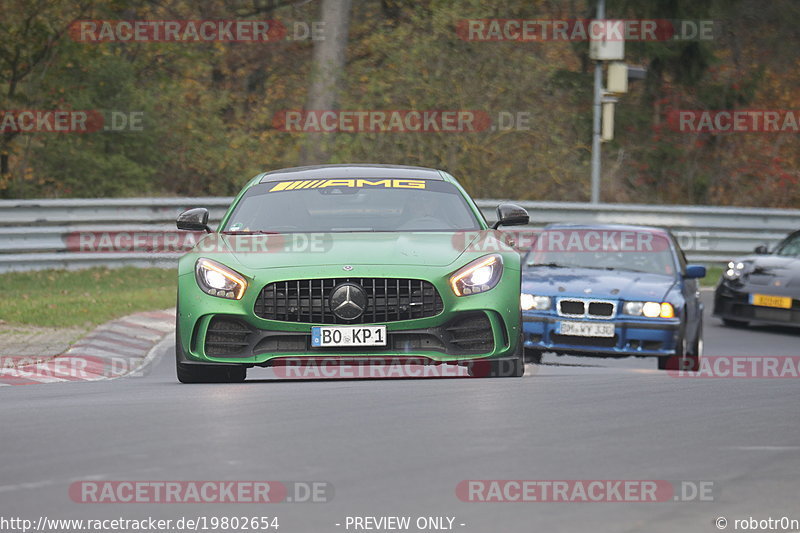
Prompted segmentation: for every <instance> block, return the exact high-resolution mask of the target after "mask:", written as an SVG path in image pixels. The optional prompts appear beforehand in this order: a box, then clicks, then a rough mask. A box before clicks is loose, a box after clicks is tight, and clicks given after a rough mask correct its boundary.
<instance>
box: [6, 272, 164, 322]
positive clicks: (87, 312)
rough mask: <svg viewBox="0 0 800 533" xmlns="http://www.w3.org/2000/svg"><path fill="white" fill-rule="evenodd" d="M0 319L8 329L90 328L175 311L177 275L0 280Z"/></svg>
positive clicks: (21, 275) (15, 275)
mask: <svg viewBox="0 0 800 533" xmlns="http://www.w3.org/2000/svg"><path fill="white" fill-rule="evenodd" d="M0 286H2V287H3V288H4V290H3V292H4V294H3V297H2V299H0V319H2V320H4V321H6V322H8V323H10V324H26V325H32V326H48V327H91V326H95V325H98V324H102V323H103V322H107V321H109V320H112V319H114V318H118V317H121V316H125V315H128V314H131V313H136V312H138V311H151V310H155V309H165V308H167V307H172V306H174V305H175V292H176V290H177V289H176V287H177V275H176V273H175V270H173V269H161V268H134V267H123V268H114V269H108V268H92V269H87V270H41V271H38V272H11V273H7V274H0Z"/></svg>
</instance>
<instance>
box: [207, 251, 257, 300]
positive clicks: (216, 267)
mask: <svg viewBox="0 0 800 533" xmlns="http://www.w3.org/2000/svg"><path fill="white" fill-rule="evenodd" d="M194 274H195V279H197V284H198V285H199V286H200V288H201V289H203V292H205V293H206V294H210V295H211V296H219V297H220V298H227V299H229V300H241V298H242V295H243V294H244V290H245V289H246V288H247V280H245V279H244V276H242V275H241V274H239V273H238V272H236V271H235V270H231V269H230V268H228V267H226V266H225V265H223V264H222V263H218V262H216V261H212V260H211V259H205V258H200V259H198V260H197V263H196V264H195V268H194Z"/></svg>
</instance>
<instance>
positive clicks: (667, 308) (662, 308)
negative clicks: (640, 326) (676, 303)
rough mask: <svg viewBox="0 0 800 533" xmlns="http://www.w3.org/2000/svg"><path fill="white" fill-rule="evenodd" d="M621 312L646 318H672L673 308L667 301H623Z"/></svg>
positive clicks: (673, 315) (673, 314)
mask: <svg viewBox="0 0 800 533" xmlns="http://www.w3.org/2000/svg"><path fill="white" fill-rule="evenodd" d="M622 312H623V313H625V314H626V315H632V316H645V317H647V318H674V317H675V309H674V308H673V307H672V304H671V303H669V302H625V303H624V304H623V306H622Z"/></svg>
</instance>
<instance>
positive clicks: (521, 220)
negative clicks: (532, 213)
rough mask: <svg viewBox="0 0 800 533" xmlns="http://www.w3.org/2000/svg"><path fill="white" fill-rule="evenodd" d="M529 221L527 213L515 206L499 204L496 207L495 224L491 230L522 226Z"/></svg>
mask: <svg viewBox="0 0 800 533" xmlns="http://www.w3.org/2000/svg"><path fill="white" fill-rule="evenodd" d="M529 221H530V217H529V216H528V211H526V210H525V209H524V208H522V207H520V206H518V205H516V204H500V205H498V206H497V222H495V223H494V226H492V229H497V228H499V227H500V226H524V225H525V224H527V223H528V222H529Z"/></svg>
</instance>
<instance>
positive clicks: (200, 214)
mask: <svg viewBox="0 0 800 533" xmlns="http://www.w3.org/2000/svg"><path fill="white" fill-rule="evenodd" d="M175 224H176V225H177V226H178V229H184V230H187V231H206V232H208V233H211V228H209V227H208V209H206V208H205V207H195V208H194V209H189V210H187V211H184V212H183V213H181V214H180V215H178V218H177V219H176V220H175Z"/></svg>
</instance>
